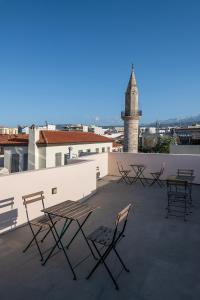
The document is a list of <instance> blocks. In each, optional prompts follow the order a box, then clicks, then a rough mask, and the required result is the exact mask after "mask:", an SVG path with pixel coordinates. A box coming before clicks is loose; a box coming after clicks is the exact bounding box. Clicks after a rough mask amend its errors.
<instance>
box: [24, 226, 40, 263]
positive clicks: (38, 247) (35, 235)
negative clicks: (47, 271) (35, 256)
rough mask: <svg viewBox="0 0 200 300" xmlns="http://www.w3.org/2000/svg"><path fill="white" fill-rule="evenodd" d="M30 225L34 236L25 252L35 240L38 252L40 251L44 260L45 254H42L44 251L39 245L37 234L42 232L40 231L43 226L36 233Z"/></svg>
mask: <svg viewBox="0 0 200 300" xmlns="http://www.w3.org/2000/svg"><path fill="white" fill-rule="evenodd" d="M29 226H30V229H31V232H32V234H33V238H32V240H31V241H30V243H29V244H28V245H27V246H26V248H25V249H24V250H23V252H26V251H27V250H28V248H29V247H30V246H31V244H32V243H33V241H35V243H36V246H37V249H38V252H39V254H40V257H41V261H42V260H43V255H42V251H41V250H40V246H39V244H38V241H37V236H38V234H39V233H40V231H41V230H42V227H40V228H39V230H38V231H37V232H36V233H35V232H34V230H33V228H32V227H31V225H30V224H29Z"/></svg>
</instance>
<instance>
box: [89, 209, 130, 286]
mask: <svg viewBox="0 0 200 300" xmlns="http://www.w3.org/2000/svg"><path fill="white" fill-rule="evenodd" d="M130 207H131V204H129V205H128V206H126V207H125V208H124V209H123V210H122V211H120V213H118V215H117V218H116V221H115V228H114V229H112V228H109V227H105V226H100V227H98V228H97V229H96V230H95V231H94V232H92V233H91V234H90V235H89V236H88V237H87V238H88V240H89V241H91V242H92V244H93V246H94V248H95V250H96V252H97V254H98V256H99V260H98V262H97V263H96V265H95V266H94V267H93V269H92V270H91V272H90V273H89V275H88V276H87V279H89V278H90V277H91V275H92V274H93V273H94V272H95V270H96V269H97V268H98V266H100V264H101V263H102V264H103V265H104V266H105V268H106V270H107V272H108V274H109V276H110V277H111V279H112V281H113V283H114V285H115V288H116V289H117V290H118V289H119V286H118V284H117V282H116V280H115V278H114V276H113V275H112V273H111V271H110V269H109V267H108V265H107V263H106V262H105V260H106V258H107V257H108V255H109V254H110V253H111V251H112V250H113V251H114V252H115V254H116V256H117V258H118V260H119V261H120V263H121V265H122V266H123V268H124V269H125V271H126V272H129V270H128V269H127V267H126V266H125V264H124V262H123V260H122V258H121V257H120V255H119V253H118V251H117V250H116V246H117V244H118V243H119V241H120V240H121V239H122V238H123V237H124V231H125V228H126V224H127V219H128V213H129V210H130ZM122 221H123V223H122ZM96 244H99V245H102V246H104V247H103V248H105V251H104V252H103V253H101V252H100V250H99V249H98V247H97V245H96Z"/></svg>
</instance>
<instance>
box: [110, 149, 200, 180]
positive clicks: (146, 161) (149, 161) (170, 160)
mask: <svg viewBox="0 0 200 300" xmlns="http://www.w3.org/2000/svg"><path fill="white" fill-rule="evenodd" d="M117 161H121V162H122V164H123V166H124V168H128V169H131V167H130V165H131V164H143V165H145V166H146V168H145V171H144V175H145V177H146V178H151V175H150V172H156V171H159V170H160V168H161V166H162V164H163V163H164V164H165V171H164V174H163V176H162V179H166V178H167V177H168V176H169V175H175V174H176V173H177V169H193V170H194V172H195V183H198V184H200V155H190V154H161V153H125V152H122V153H121V152H111V153H109V154H108V173H109V175H114V176H119V172H118V169H117ZM132 174H133V172H132Z"/></svg>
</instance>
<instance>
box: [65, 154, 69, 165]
mask: <svg viewBox="0 0 200 300" xmlns="http://www.w3.org/2000/svg"><path fill="white" fill-rule="evenodd" d="M68 159H69V154H64V165H67V160H68Z"/></svg>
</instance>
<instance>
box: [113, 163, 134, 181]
mask: <svg viewBox="0 0 200 300" xmlns="http://www.w3.org/2000/svg"><path fill="white" fill-rule="evenodd" d="M117 168H118V171H119V174H120V175H121V178H120V179H119V180H118V181H117V183H120V182H121V181H124V182H125V183H127V184H131V183H132V182H131V180H130V177H129V174H130V172H131V170H129V169H125V168H124V167H123V164H122V162H121V161H117Z"/></svg>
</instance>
